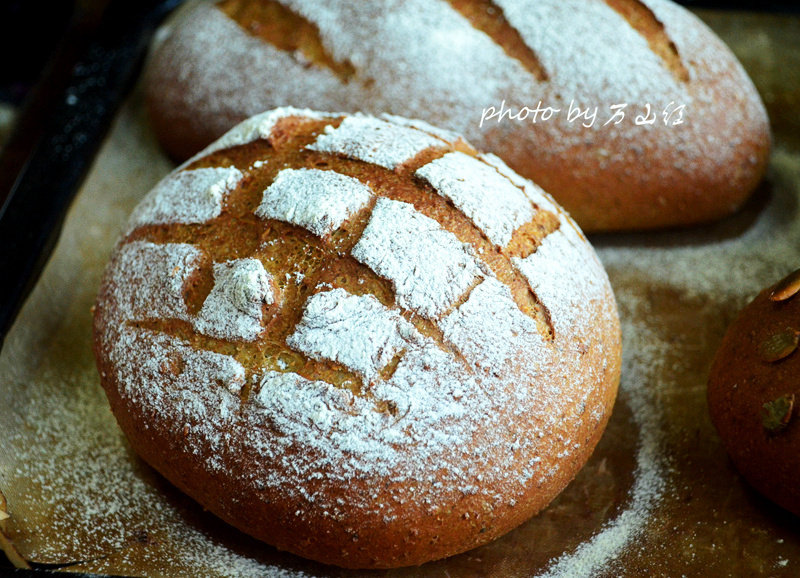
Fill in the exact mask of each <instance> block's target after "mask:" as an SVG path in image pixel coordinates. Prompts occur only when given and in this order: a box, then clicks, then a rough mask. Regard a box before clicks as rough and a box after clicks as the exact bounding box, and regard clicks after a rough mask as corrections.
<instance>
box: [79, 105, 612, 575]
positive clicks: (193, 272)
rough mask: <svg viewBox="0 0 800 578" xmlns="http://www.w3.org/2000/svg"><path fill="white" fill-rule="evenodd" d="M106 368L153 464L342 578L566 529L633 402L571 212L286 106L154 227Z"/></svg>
mask: <svg viewBox="0 0 800 578" xmlns="http://www.w3.org/2000/svg"><path fill="white" fill-rule="evenodd" d="M94 322H95V325H94V327H95V353H96V357H97V363H98V368H99V371H100V375H101V380H102V384H103V386H104V388H105V390H106V392H107V394H108V398H109V400H110V403H111V407H112V410H113V412H114V414H115V416H116V417H117V420H118V421H119V424H120V426H121V428H122V429H123V431H124V432H125V433H126V435H127V436H128V438H129V439H130V443H131V445H132V446H133V447H134V449H135V450H136V451H137V452H138V453H139V454H140V455H141V456H142V457H143V458H144V459H145V460H146V461H147V462H149V463H150V464H151V465H152V466H153V467H154V468H156V469H157V470H158V471H160V472H161V473H162V474H163V475H164V476H166V477H167V478H168V479H169V480H171V481H172V482H173V483H174V484H175V485H176V486H178V487H179V488H180V489H182V490H183V491H185V492H186V493H187V494H189V495H190V496H192V497H194V498H195V499H196V500H197V501H198V502H200V503H201V504H202V505H203V506H204V507H206V508H208V509H209V510H210V511H212V512H214V513H215V514H217V515H218V516H220V517H221V518H223V519H224V520H227V521H228V522H230V523H231V524H233V525H234V526H237V527H238V528H240V529H242V530H243V531H245V532H248V533H250V534H252V535H253V536H256V537H258V538H260V539H262V540H264V541H266V542H269V543H270V544H274V545H275V546H277V547H278V548H280V549H284V550H289V551H291V552H294V553H296V554H300V555H302V556H306V557H309V558H312V559H315V560H320V561H323V562H327V563H332V564H338V565H341V566H346V567H358V568H368V567H393V566H402V565H411V564H420V563H422V562H425V561H428V560H432V559H436V558H441V557H445V556H449V555H451V554H455V553H457V552H461V551H464V550H467V549H469V548H472V547H475V546H477V545H480V544H483V543H485V542H487V541H489V540H492V539H494V538H496V537H497V536H500V535H501V534H503V533H505V532H507V531H508V530H510V529H512V528H513V527H515V526H517V525H518V524H520V523H521V522H523V521H525V520H526V519H527V518H529V517H530V516H531V515H533V514H535V513H536V512H538V511H539V510H540V509H542V508H543V507H544V506H546V505H547V504H548V503H549V502H550V501H551V500H552V499H553V497H555V496H556V495H557V494H558V493H559V492H560V491H561V490H562V489H563V488H564V487H565V486H566V485H567V483H569V481H570V480H572V478H573V477H574V476H575V474H576V473H577V472H578V470H579V469H580V468H581V466H582V465H583V464H584V463H585V461H586V460H587V459H588V457H589V455H590V454H591V453H592V450H593V448H594V447H595V445H596V443H597V442H598V440H599V438H600V436H601V434H602V432H603V429H604V427H605V424H606V422H607V420H608V418H609V415H610V412H611V409H612V406H613V403H614V399H615V395H616V391H617V384H618V380H619V372H620V333H619V321H618V317H617V311H616V305H615V301H614V297H613V294H612V291H611V288H610V286H609V283H608V279H607V277H606V274H605V271H604V270H603V268H602V266H601V264H600V262H599V261H598V260H597V257H596V256H595V254H594V251H593V250H592V248H591V246H590V245H589V244H588V243H587V241H586V240H585V239H584V237H583V236H582V234H581V232H580V230H579V229H578V228H577V226H576V225H575V224H574V223H573V222H572V221H571V220H570V218H569V217H568V216H567V215H566V214H565V213H564V212H563V211H562V209H560V208H559V207H558V206H557V205H555V204H554V203H553V202H552V200H551V199H550V198H549V197H548V196H547V195H546V194H545V193H543V192H542V190H541V189H539V188H538V187H537V186H536V185H534V184H533V183H531V182H530V181H527V180H524V179H522V178H520V177H519V176H517V175H516V174H515V173H513V172H512V171H511V170H510V169H508V167H506V166H505V165H504V164H503V163H502V161H500V160H499V159H498V158H497V157H494V156H492V155H483V154H479V153H477V152H476V151H475V150H474V149H472V148H471V147H470V146H469V144H467V143H466V142H465V141H463V140H461V139H458V138H457V137H453V135H451V134H450V133H447V132H443V131H439V130H437V129H435V128H433V127H430V126H428V125H426V124H424V123H421V122H419V121H408V120H405V119H401V118H398V117H393V118H389V117H384V118H374V117H370V116H364V115H353V116H343V115H339V114H328V113H318V112H312V111H309V110H296V109H277V110H274V111H270V112H268V113H264V114H261V115H259V116H256V117H254V118H252V119H250V120H248V121H246V122H244V123H243V124H240V125H238V126H237V127H236V128H235V129H233V130H232V131H231V132H229V133H228V134H226V135H225V136H223V137H222V138H221V139H220V140H219V141H217V142H215V143H214V144H212V145H211V146H210V147H209V148H208V149H206V150H205V151H204V152H203V153H201V154H200V155H198V156H197V157H195V158H194V159H193V160H191V161H190V162H188V163H187V164H186V165H184V166H183V167H181V168H179V169H178V170H176V171H175V172H173V173H172V174H170V175H169V176H167V177H166V178H165V179H164V180H163V181H161V183H159V184H158V185H157V186H156V187H155V189H153V190H152V191H151V192H150V193H149V194H148V195H147V197H145V199H144V200H143V201H142V202H141V204H140V205H139V206H138V207H137V208H136V209H135V211H134V212H133V214H132V216H131V219H130V223H129V228H128V231H127V233H126V235H125V236H124V238H123V239H122V240H121V241H120V242H119V244H118V246H117V247H116V249H115V251H114V253H113V256H112V259H111V262H110V264H109V266H108V268H107V270H106V273H105V276H104V280H103V283H102V286H101V289H100V292H99V296H98V300H97V306H96V309H95V319H94Z"/></svg>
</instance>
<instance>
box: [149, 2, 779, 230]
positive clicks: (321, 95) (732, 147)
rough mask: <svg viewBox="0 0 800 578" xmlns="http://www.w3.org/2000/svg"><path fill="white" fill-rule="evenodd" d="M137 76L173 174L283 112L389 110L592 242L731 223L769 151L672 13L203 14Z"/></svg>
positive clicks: (565, 5) (558, 6)
mask: <svg viewBox="0 0 800 578" xmlns="http://www.w3.org/2000/svg"><path fill="white" fill-rule="evenodd" d="M145 79H146V83H145V86H146V92H147V101H148V103H149V110H150V116H151V118H152V121H153V125H154V127H155V130H156V133H157V136H158V137H159V139H160V141H161V142H162V143H163V145H164V147H165V148H166V150H167V151H168V152H169V153H170V154H172V155H174V156H175V157H176V158H179V159H181V160H182V159H184V158H186V157H188V156H190V155H192V154H194V153H195V152H197V151H198V150H200V148H202V147H204V146H206V145H207V144H208V143H210V142H211V141H212V140H214V139H216V138H217V137H219V136H220V135H221V134H222V133H224V132H225V131H227V130H228V129H229V128H230V127H232V126H233V125H234V124H236V123H237V122H240V121H241V120H244V119H245V118H247V117H249V116H251V115H253V114H256V113H259V112H261V111H263V110H267V109H271V108H274V107H277V106H285V105H292V106H298V107H309V108H312V109H319V110H342V111H349V112H355V111H363V112H367V113H372V114H382V113H391V114H397V115H401V116H404V117H408V118H419V119H423V120H425V121H427V122H429V123H432V124H435V125H436V126H441V127H443V128H447V129H450V130H454V131H457V132H458V133H459V134H463V135H464V136H466V137H467V138H468V139H469V140H470V141H471V142H472V143H474V144H475V145H476V146H478V147H479V148H480V149H481V150H484V151H489V152H492V153H495V154H497V155H498V156H500V157H501V158H502V159H503V160H504V161H505V162H506V163H508V165H509V166H511V167H512V168H513V169H514V170H515V171H516V172H518V173H519V174H520V175H522V176H523V177H526V178H529V179H531V180H533V181H534V182H536V183H537V184H538V185H540V186H541V187H543V188H544V189H545V190H546V191H547V192H549V193H550V194H552V195H553V196H554V197H555V199H556V200H557V201H558V202H559V203H560V204H561V205H562V206H563V207H565V208H566V210H567V211H569V213H570V214H571V215H572V216H573V217H574V218H575V220H576V221H577V222H578V224H579V225H580V226H581V227H582V228H583V230H585V231H589V232H591V231H610V230H631V229H653V228H658V227H673V226H684V225H690V224H694V223H702V222H707V221H711V220H713V219H718V218H720V217H723V216H725V215H729V214H731V213H732V212H734V211H735V210H736V209H737V208H738V207H739V206H741V204H742V203H743V202H744V201H745V199H747V197H748V196H749V195H750V193H751V192H752V191H753V190H754V189H755V187H756V186H757V184H758V182H759V181H760V179H761V177H762V176H763V174H764V171H765V169H766V164H767V159H768V154H769V148H770V132H769V123H768V119H767V114H766V111H765V109H764V105H763V103H762V102H761V99H760V97H759V95H758V93H757V91H756V89H755V88H754V86H753V83H752V82H751V81H750V79H749V78H748V76H747V74H746V72H745V71H744V70H743V68H742V67H741V65H740V64H739V62H738V61H737V60H736V58H735V56H734V55H733V54H732V53H731V51H730V50H729V49H728V48H727V47H726V46H725V45H724V44H723V42H722V41H721V40H720V39H719V38H718V37H717V36H716V35H715V34H714V33H713V32H712V31H711V30H709V29H708V28H707V27H706V26H705V25H704V24H703V23H702V22H700V20H699V19H697V18H696V17H695V16H694V15H692V14H691V13H690V12H688V11H687V10H685V9H684V8H682V7H680V6H678V5H677V4H675V3H673V2H670V1H668V0H524V1H519V0H513V1H512V0H406V1H404V2H390V1H388V0H379V1H372V2H353V1H348V0H341V1H339V0H337V1H328V2H320V1H319V0H222V1H221V2H217V3H199V4H197V5H195V6H194V7H192V8H191V9H190V10H188V11H187V12H185V13H183V14H182V16H181V17H180V18H177V19H176V20H175V21H173V23H172V24H171V25H170V26H168V27H167V28H166V29H165V30H164V33H163V35H162V42H160V43H159V44H158V46H157V47H156V48H155V50H154V53H153V57H152V58H151V60H150V63H149V66H148V68H147V70H146V73H145Z"/></svg>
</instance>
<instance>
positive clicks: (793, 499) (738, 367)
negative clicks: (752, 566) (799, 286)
mask: <svg viewBox="0 0 800 578" xmlns="http://www.w3.org/2000/svg"><path fill="white" fill-rule="evenodd" d="M777 286H778V285H777V284H776V285H773V286H771V287H769V288H767V289H765V290H764V291H762V292H761V293H760V294H759V295H758V296H757V297H756V298H755V299H754V300H753V301H752V302H751V303H750V304H749V305H748V306H747V307H745V308H744V309H743V310H742V312H741V313H740V314H739V316H738V318H737V319H736V320H735V321H734V322H733V323H732V324H731V326H730V327H729V329H728V331H727V333H726V334H725V337H724V339H723V341H722V344H721V345H720V348H719V350H718V352H717V355H716V357H715V359H714V365H713V367H712V369H711V375H710V378H709V383H708V405H709V411H710V412H711V419H712V421H713V423H714V425H715V426H716V428H717V430H718V431H719V435H720V437H721V438H722V441H723V444H724V445H725V448H726V450H727V451H728V454H730V457H731V459H732V460H733V463H734V464H735V465H736V468H737V469H738V470H739V471H740V472H741V474H742V475H743V476H744V477H745V479H747V481H748V482H750V484H751V485H752V486H753V487H754V488H756V489H757V490H758V491H759V492H761V493H762V494H764V495H765V496H767V497H768V498H769V499H771V500H773V501H774V502H776V503H777V504H779V505H781V506H782V507H784V508H786V509H787V510H789V511H791V512H794V513H795V514H797V515H800V487H798V484H797V480H798V476H800V459H798V457H797V454H798V451H797V450H798V448H800V419H798V417H797V407H796V404H795V398H796V396H798V395H800V388H798V384H797V374H798V371H800V353H798V352H797V351H796V348H797V335H798V330H800V297H798V296H796V295H795V296H793V297H792V298H789V299H785V300H782V301H776V300H773V299H772V298H771V297H772V293H773V290H774V289H775V288H776V287H777ZM797 401H800V398H798V399H797Z"/></svg>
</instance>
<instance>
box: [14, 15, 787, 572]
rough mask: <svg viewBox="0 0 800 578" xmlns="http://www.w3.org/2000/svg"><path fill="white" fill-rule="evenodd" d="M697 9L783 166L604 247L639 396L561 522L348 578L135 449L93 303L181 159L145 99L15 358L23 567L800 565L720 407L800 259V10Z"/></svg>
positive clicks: (118, 139)
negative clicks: (729, 439) (725, 430)
mask: <svg viewBox="0 0 800 578" xmlns="http://www.w3.org/2000/svg"><path fill="white" fill-rule="evenodd" d="M697 13H698V14H699V15H700V16H701V17H702V18H703V19H704V20H705V21H706V22H707V23H708V24H709V25H711V27H712V28H713V29H714V30H715V31H716V32H717V33H718V34H719V35H720V36H721V37H722V38H723V40H725V41H726V42H727V43H728V44H729V45H730V46H731V48H732V49H733V50H734V52H736V54H737V55H738V56H739V58H740V60H741V61H742V63H743V64H744V66H745V68H746V69H747V70H748V72H749V73H750V75H751V77H752V78H753V80H754V81H755V83H756V85H757V86H758V88H759V90H760V92H761V94H762V96H763V98H764V100H765V102H766V104H767V107H768V109H769V113H770V117H771V119H772V123H773V129H774V137H775V146H774V150H773V153H772V157H771V162H770V167H769V172H768V175H767V177H766V179H765V181H764V183H763V184H762V186H761V187H760V188H759V189H758V191H757V192H756V194H755V195H754V196H753V198H752V199H751V201H750V202H748V204H747V205H746V206H745V207H744V208H743V210H742V211H740V212H739V213H737V214H736V215H734V216H733V217H731V218H729V219H726V220H724V221H722V222H719V223H716V224H713V225H709V226H704V227H696V228H692V229H689V230H680V231H669V232H662V233H650V234H617V235H595V236H592V237H591V241H592V242H593V244H594V245H595V247H596V248H597V250H598V254H599V255H600V258H601V259H602V261H603V262H604V264H605V265H606V268H607V270H608V273H609V277H610V279H611V282H612V285H613V287H614V290H615V293H616V296H617V300H618V304H619V307H620V314H621V317H622V325H623V341H624V367H623V377H622V383H621V389H620V394H619V398H618V401H617V404H616V407H615V411H614V414H613V416H612V419H611V421H610V423H609V426H608V430H607V432H606V434H605V435H604V437H603V439H602V441H601V442H600V445H599V446H598V448H597V451H596V452H595V454H594V455H593V456H592V458H591V459H590V461H589V462H588V464H587V465H586V467H585V468H584V469H583V470H582V471H581V472H580V473H579V475H578V477H577V478H576V480H575V481H574V482H573V483H572V484H571V485H570V486H569V487H568V488H567V489H566V490H565V491H564V492H563V493H562V494H561V495H560V496H559V497H558V498H557V499H556V500H555V501H554V502H553V503H552V504H551V505H550V507H548V508H547V509H546V510H545V511H544V512H543V513H542V514H541V515H539V516H537V517H536V518H534V519H533V520H531V521H530V522H528V523H526V524H524V525H523V526H521V527H520V528H518V529H517V530H515V531H513V532H511V533H510V534H508V535H507V536H505V537H503V538H501V539H500V540H497V541H496V542H494V543H492V544H489V545H486V546H484V547H481V548H478V549H476V550H473V551H471V552H467V553H465V554H462V555H459V556H455V557H453V558H450V559H447V560H443V561H440V562H435V563H431V564H426V565H424V566H421V567H415V568H407V569H399V570H392V571H380V572H378V571H375V572H348V571H344V570H339V569H335V568H330V567H326V566H322V565H319V564H315V563H312V562H308V561H305V560H302V559H300V558H297V557H294V556H291V555H288V554H285V553H281V552H278V551H276V550H274V549H272V548H271V547H269V546H266V545H263V544H261V543H258V542H256V541H255V540H252V539H251V538H249V537H247V536H245V535H243V534H241V533H239V532H237V531H236V530H234V529H232V528H231V527H229V526H227V525H225V524H224V523H222V522H220V521H218V520H217V519H216V518H214V517H213V516H211V515H210V514H208V513H207V512H204V511H203V510H202V509H201V508H200V507H199V506H197V505H196V504H195V503H194V502H192V501H191V500H189V499H188V498H186V497H185V496H183V495H182V494H181V493H180V492H178V491H177V490H175V489H174V488H173V487H172V486H171V485H170V484H169V483H168V482H166V481H165V480H164V479H163V478H162V477H160V476H159V475H158V474H157V473H155V472H154V471H153V470H152V469H150V468H149V467H148V466H147V465H146V464H144V463H143V462H141V461H140V460H139V459H138V458H137V457H136V456H135V455H134V454H133V453H132V452H131V450H130V448H129V447H128V445H127V443H126V442H125V440H124V438H123V436H122V434H121V432H120V431H119V429H118V428H117V426H116V423H115V422H114V419H113V416H112V415H111V413H110V411H109V409H108V407H107V403H106V401H105V398H104V395H103V392H102V390H101V388H100V385H99V379H98V376H97V373H96V370H95V367H94V360H93V358H92V352H91V307H92V304H93V301H94V296H95V292H96V290H97V287H98V285H99V281H100V276H101V274H102V270H103V267H104V265H105V262H106V260H107V258H108V256H109V253H110V251H111V247H112V245H113V244H114V242H115V240H116V238H117V236H118V235H119V234H120V232H121V231H122V229H123V226H124V223H125V221H126V219H127V215H128V214H129V212H130V210H131V209H132V208H133V206H134V205H135V204H136V203H137V202H138V201H139V199H140V198H141V197H142V196H143V194H144V193H145V192H146V191H147V190H148V189H149V188H150V187H151V186H152V185H154V184H155V183H156V182H157V181H158V180H159V179H160V178H161V177H162V176H164V175H165V174H166V173H167V172H168V171H169V170H171V169H172V167H173V165H172V164H171V163H170V161H169V160H168V159H167V158H166V157H165V156H164V155H163V154H162V153H161V152H160V150H159V149H158V147H157V145H156V143H155V140H154V137H153V135H152V133H151V131H150V129H149V127H148V124H147V120H146V117H145V114H144V111H143V106H142V97H141V91H140V89H139V88H137V89H135V90H134V92H133V94H132V96H131V97H130V98H129V99H128V101H127V102H126V104H125V106H124V107H123V109H122V110H121V111H120V113H119V114H118V115H117V117H116V119H115V122H114V124H113V127H112V130H111V133H110V135H109V136H108V138H107V139H106V141H105V142H104V144H103V146H102V147H101V149H100V153H99V155H98V157H97V159H96V161H95V163H94V165H93V168H92V169H91V171H90V173H89V177H88V179H87V180H86V182H85V183H84V185H83V187H82V188H81V190H80V191H79V193H78V195H77V197H76V200H75V202H74V203H73V205H72V208H71V209H70V211H69V213H68V215H67V217H66V220H65V223H64V229H63V234H62V235H61V238H60V240H59V242H58V244H57V246H56V247H55V251H54V253H53V257H52V259H51V261H50V262H49V264H48V265H47V267H46V268H45V270H44V272H43V274H42V276H41V278H40V280H39V282H38V283H37V284H36V286H35V288H34V290H33V292H32V294H31V295H30V297H29V299H28V300H27V302H26V304H25V306H24V307H23V308H22V310H21V311H20V314H19V317H18V319H17V321H16V323H15V325H14V326H13V328H12V330H11V331H10V332H9V334H8V336H7V338H6V342H5V345H4V348H3V350H2V353H0V490H2V494H3V495H4V497H5V500H6V502H7V503H6V504H5V505H2V504H0V517H5V516H4V514H3V513H2V512H6V513H7V514H6V515H7V516H8V518H6V519H4V520H0V529H2V535H3V536H4V537H5V539H6V540H7V541H8V542H7V544H6V548H7V550H8V551H9V552H11V555H12V557H17V556H18V557H19V560H18V561H27V562H28V563H29V565H30V566H32V567H33V568H38V569H45V570H48V571H69V572H89V573H101V574H113V575H154V576H162V575H170V576H178V575H186V576H193V575H204V576H235V575H267V576H320V577H323V576H341V577H349V576H425V577H428V576H431V577H433V576H437V577H438V576H503V577H515V576H520V577H521V576H534V575H559V574H561V575H567V576H580V575H585V576H620V575H622V576H640V575H645V574H647V575H652V576H680V575H686V576H729V575H730V576H752V575H769V576H796V575H798V574H800V521H799V520H798V519H797V518H795V517H793V516H791V515H789V514H787V513H785V512H784V511H782V510H780V509H779V508H776V507H774V506H773V505H772V504H770V503H769V502H767V501H766V500H764V499H763V498H761V497H760V496H759V495H758V494H756V493H755V492H754V491H752V490H751V489H750V488H749V487H748V486H747V484H746V483H744V482H743V480H742V479H741V478H740V477H739V476H738V474H737V473H736V471H735V470H734V469H733V467H732V466H731V463H730V461H729V460H728V458H727V456H726V455H725V453H724V451H723V449H722V446H721V444H720V441H719V439H718V437H717V435H716V433H715V431H714V429H713V427H712V426H711V423H710V421H709V418H708V411H707V406H706V401H705V383H706V379H707V374H708V370H709V367H710V363H711V360H712V357H713V354H714V351H715V349H716V347H717V345H718V344H719V342H720V340H721V338H722V335H723V333H724V331H725V328H726V327H727V325H728V323H729V322H730V321H731V320H732V319H733V317H734V315H735V314H736V312H737V311H738V310H739V309H740V308H741V307H742V306H743V305H744V304H745V303H746V302H747V301H748V300H749V299H750V298H752V297H753V296H754V295H755V294H756V293H757V292H758V291H759V290H760V289H761V288H762V287H764V286H766V285H768V284H770V283H772V282H774V281H776V280H777V279H779V278H781V277H782V276H783V275H785V274H786V273H788V272H789V271H791V270H793V269H795V268H797V267H798V266H800V17H797V16H789V15H777V14H752V13H731V12H721V11H710V10H700V11H697ZM1 500H2V498H0V501H1Z"/></svg>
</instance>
